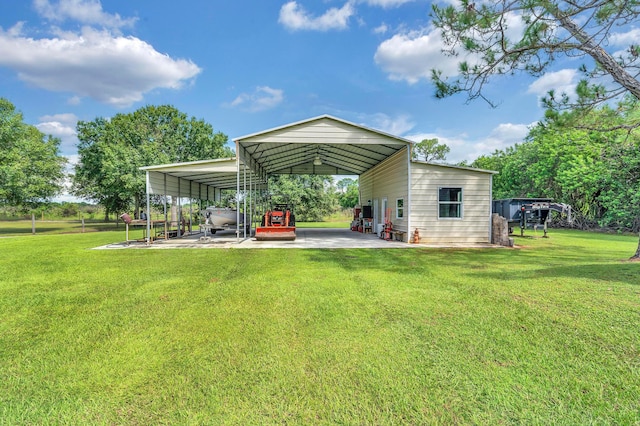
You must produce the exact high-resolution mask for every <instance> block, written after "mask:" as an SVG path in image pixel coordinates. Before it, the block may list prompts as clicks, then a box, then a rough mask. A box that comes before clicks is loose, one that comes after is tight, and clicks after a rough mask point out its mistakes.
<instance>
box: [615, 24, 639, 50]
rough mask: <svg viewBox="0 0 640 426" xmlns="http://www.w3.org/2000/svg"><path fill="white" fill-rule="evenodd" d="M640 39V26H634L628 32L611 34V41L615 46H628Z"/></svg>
mask: <svg viewBox="0 0 640 426" xmlns="http://www.w3.org/2000/svg"><path fill="white" fill-rule="evenodd" d="M639 40H640V28H633V29H631V30H629V31H627V32H626V33H612V34H610V35H609V43H611V44H612V45H613V46H625V47H628V46H630V45H632V44H638V41H639Z"/></svg>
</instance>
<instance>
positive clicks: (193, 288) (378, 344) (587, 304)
mask: <svg viewBox="0 0 640 426" xmlns="http://www.w3.org/2000/svg"><path fill="white" fill-rule="evenodd" d="M116 241H122V230H119V231H106V232H94V233H86V234H70V235H36V236H30V235H29V236H13V237H5V238H0V269H1V270H2V273H1V274H0V424H145V425H146V424H238V425H247V424H285V423H286V424H415V425H421V424H545V425H546V424H570V425H574V424H575V425H578V424H612V425H614V424H615V425H634V424H638V421H639V419H640V279H639V278H638V277H640V264H639V263H631V262H628V261H626V259H627V258H628V257H629V256H630V255H631V254H633V252H634V251H635V248H636V246H637V237H633V236H632V237H627V236H616V235H602V234H592V233H584V232H576V231H557V230H553V232H552V233H550V238H548V239H542V238H520V237H516V244H518V245H519V248H517V249H513V250H512V249H485V250H479V249H475V250H471V249H467V250H463V249H447V250H436V249H427V248H424V249H415V248H414V249H412V250H402V249H384V250H368V249H357V250H312V249H305V250H295V249H288V250H278V249H270V250H269V249H267V250H260V249H255V250H253V249H249V250H234V249H219V250H218V249H211V250H189V249H173V250H171V249H170V250H144V249H138V250H91V248H93V247H97V246H100V245H104V244H107V243H110V242H116Z"/></svg>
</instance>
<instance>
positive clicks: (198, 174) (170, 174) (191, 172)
mask: <svg viewBox="0 0 640 426" xmlns="http://www.w3.org/2000/svg"><path fill="white" fill-rule="evenodd" d="M140 170H143V171H146V172H148V173H149V178H150V179H149V180H150V182H149V183H150V188H149V190H150V193H151V194H164V193H165V189H166V194H167V195H172V196H178V195H179V196H182V197H188V196H189V195H190V194H191V195H192V196H194V197H196V198H203V199H204V198H209V199H213V198H212V195H211V194H214V192H213V191H215V189H218V190H219V189H235V188H236V187H237V179H238V163H237V160H236V158H235V157H234V158H219V159H215V160H202V161H191V162H187V163H173V164H161V165H157V166H147V167H141V168H140ZM246 173H247V175H246V176H247V182H249V181H251V183H252V186H255V185H260V184H264V180H263V179H261V178H260V177H258V176H257V175H256V174H254V173H251V171H250V170H248V169H247V170H246ZM244 178H245V174H244V171H243V172H242V173H241V174H240V179H241V185H242V186H244ZM200 194H202V195H205V196H202V195H200Z"/></svg>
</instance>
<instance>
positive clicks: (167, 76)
mask: <svg viewBox="0 0 640 426" xmlns="http://www.w3.org/2000/svg"><path fill="white" fill-rule="evenodd" d="M0 66H5V67H8V68H11V69H13V70H14V71H16V72H17V73H18V77H19V78H20V79H21V80H22V81H25V82H27V83H29V84H31V85H33V86H36V87H40V88H43V89H46V90H51V91H57V92H70V93H72V94H73V95H74V97H73V98H71V101H72V102H77V101H78V98H77V97H78V96H80V97H90V98H93V99H96V100H98V101H100V102H103V103H106V104H110V105H113V106H117V107H126V106H129V105H131V104H133V103H134V102H138V101H141V100H142V99H143V96H144V94H145V93H147V92H149V91H151V90H154V89H157V88H168V89H179V88H181V87H182V86H183V85H184V83H185V82H186V81H188V80H190V79H192V78H194V77H195V76H196V75H198V74H199V73H200V72H201V69H200V68H199V67H198V66H197V65H196V64H194V63H193V62H191V61H188V60H184V59H173V58H171V57H169V56H168V55H165V54H162V53H159V52H158V51H156V50H155V49H154V48H153V46H151V45H150V44H148V43H146V42H144V41H142V40H140V39H138V38H135V37H123V36H114V35H112V34H111V33H110V32H108V31H97V30H94V29H91V28H86V27H85V28H84V29H83V31H82V33H81V34H73V33H69V32H64V33H63V32H58V34H57V35H56V36H55V37H52V38H42V39H33V38H27V37H23V36H16V35H15V32H13V33H12V31H11V30H10V31H8V32H3V31H2V29H0Z"/></svg>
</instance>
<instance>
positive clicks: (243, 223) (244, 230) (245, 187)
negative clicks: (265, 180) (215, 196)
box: [242, 165, 247, 239]
mask: <svg viewBox="0 0 640 426" xmlns="http://www.w3.org/2000/svg"><path fill="white" fill-rule="evenodd" d="M242 169H243V170H242V171H243V173H244V191H243V192H244V193H245V194H244V197H243V199H242V204H243V207H242V216H243V219H242V232H243V234H242V235H244V239H246V238H247V194H246V192H247V166H246V165H245V166H244V167H243V168H242Z"/></svg>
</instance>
